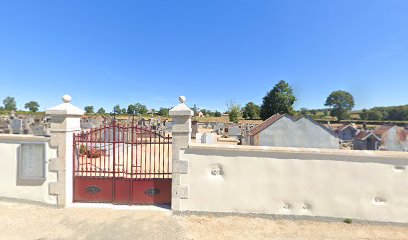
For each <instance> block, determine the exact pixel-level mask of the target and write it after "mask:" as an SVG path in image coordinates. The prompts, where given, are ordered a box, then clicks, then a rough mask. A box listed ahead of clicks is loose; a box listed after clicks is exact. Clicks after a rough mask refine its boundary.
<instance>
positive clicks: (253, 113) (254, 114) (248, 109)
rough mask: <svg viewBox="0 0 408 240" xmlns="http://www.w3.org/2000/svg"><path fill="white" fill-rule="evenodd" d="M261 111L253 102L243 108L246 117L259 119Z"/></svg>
mask: <svg viewBox="0 0 408 240" xmlns="http://www.w3.org/2000/svg"><path fill="white" fill-rule="evenodd" d="M260 112H261V108H260V107H259V106H258V105H256V104H255V103H253V102H249V103H247V104H246V105H245V107H243V108H242V115H243V117H244V118H245V119H248V118H249V119H257V118H259V114H260Z"/></svg>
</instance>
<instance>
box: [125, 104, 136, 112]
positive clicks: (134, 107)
mask: <svg viewBox="0 0 408 240" xmlns="http://www.w3.org/2000/svg"><path fill="white" fill-rule="evenodd" d="M136 111H137V109H136V106H135V105H133V104H129V106H128V107H127V114H136V113H137V112H136Z"/></svg>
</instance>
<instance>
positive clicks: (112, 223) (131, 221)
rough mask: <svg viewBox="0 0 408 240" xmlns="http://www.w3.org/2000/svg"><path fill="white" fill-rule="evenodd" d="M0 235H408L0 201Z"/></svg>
mask: <svg viewBox="0 0 408 240" xmlns="http://www.w3.org/2000/svg"><path fill="white" fill-rule="evenodd" d="M0 223H1V224H0V239H2V240H8V239H19V240H20V239H37V240H40V239H41V240H43V239H95V240H97V239H121V240H126V239H300V240H305V239H313V240H315V239H339V240H340V239H341V240H352V239H378V240H380V239H381V240H384V239H396V240H397V239H398V240H403V239H408V226H407V225H390V224H384V225H378V224H355V223H353V224H345V223H343V222H341V221H339V222H324V221H311V220H296V221H293V220H289V219H272V218H261V217H253V216H213V215H211V216H208V215H173V214H171V213H170V212H166V211H164V212H163V211H135V210H112V209H84V208H70V209H57V208H51V207H47V206H40V205H33V204H27V203H15V202H10V201H0Z"/></svg>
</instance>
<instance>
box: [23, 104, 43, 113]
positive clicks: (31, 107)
mask: <svg viewBox="0 0 408 240" xmlns="http://www.w3.org/2000/svg"><path fill="white" fill-rule="evenodd" d="M24 108H25V109H28V110H30V112H37V111H38V109H39V108H40V105H39V104H38V102H36V101H29V102H28V103H26V104H24Z"/></svg>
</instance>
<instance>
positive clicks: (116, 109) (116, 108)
mask: <svg viewBox="0 0 408 240" xmlns="http://www.w3.org/2000/svg"><path fill="white" fill-rule="evenodd" d="M113 113H114V114H121V113H122V110H121V108H120V105H119V104H116V105H115V106H114V107H113Z"/></svg>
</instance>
